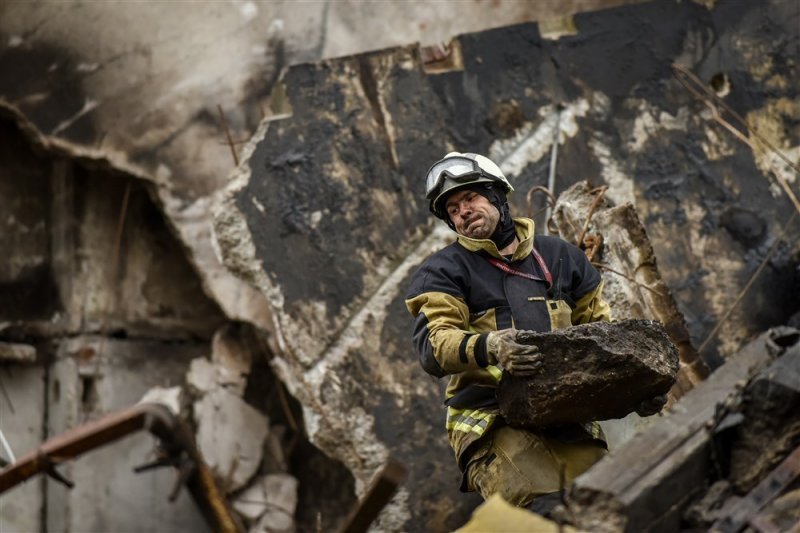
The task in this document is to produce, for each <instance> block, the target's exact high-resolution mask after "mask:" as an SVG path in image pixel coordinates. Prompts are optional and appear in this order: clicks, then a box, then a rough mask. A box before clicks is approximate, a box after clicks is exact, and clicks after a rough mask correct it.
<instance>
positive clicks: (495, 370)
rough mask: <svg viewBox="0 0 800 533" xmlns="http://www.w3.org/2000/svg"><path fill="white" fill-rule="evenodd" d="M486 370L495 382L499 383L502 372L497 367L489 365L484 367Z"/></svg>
mask: <svg viewBox="0 0 800 533" xmlns="http://www.w3.org/2000/svg"><path fill="white" fill-rule="evenodd" d="M486 370H488V371H489V373H490V374H491V375H492V377H493V378H494V380H495V381H497V382H498V383H499V382H500V378H501V377H503V370H502V369H501V368H500V367H499V366H497V365H489V366H487V367H486Z"/></svg>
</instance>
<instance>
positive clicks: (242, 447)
mask: <svg viewBox="0 0 800 533" xmlns="http://www.w3.org/2000/svg"><path fill="white" fill-rule="evenodd" d="M257 336H258V334H257V333H256V332H254V331H252V330H248V328H244V327H242V326H236V325H227V326H224V327H223V328H221V329H219V330H218V331H217V332H216V333H215V334H214V337H213V340H212V343H211V354H210V357H198V358H195V359H193V360H192V361H191V364H190V366H189V370H188V372H187V374H186V383H185V386H183V387H173V388H172V389H169V390H162V391H160V393H159V391H158V390H153V391H150V392H148V394H146V395H145V397H144V398H143V400H142V401H157V402H160V403H164V404H165V405H167V406H168V407H170V408H172V409H177V411H175V412H176V414H180V415H182V416H183V417H189V416H190V417H191V421H192V422H193V426H194V427H195V428H196V437H195V438H196V444H197V447H198V449H199V451H200V453H201V454H202V456H203V459H204V460H205V462H206V464H207V465H208V466H209V467H210V468H211V471H212V472H213V473H214V475H215V477H216V479H217V480H218V481H219V482H220V484H221V488H222V489H223V491H224V492H225V493H227V494H228V495H230V498H231V502H232V505H233V509H234V511H235V512H236V513H238V515H239V516H240V518H241V519H242V520H243V522H244V524H246V525H247V526H248V528H249V529H248V530H249V531H250V532H251V533H260V532H272V533H280V532H290V531H296V530H297V529H298V527H297V524H296V522H295V511H296V509H297V502H298V485H299V481H298V479H297V478H296V477H295V476H294V475H292V474H291V472H290V464H289V461H288V456H289V453H290V452H291V449H289V447H290V446H292V443H290V442H288V441H287V440H286V436H287V427H286V426H285V423H280V422H279V423H271V421H270V417H269V415H268V414H267V413H264V412H262V411H261V410H259V409H257V408H256V407H254V406H252V405H250V404H249V403H248V402H247V399H246V397H245V396H246V391H247V387H248V378H249V377H250V374H251V371H252V368H253V359H254V358H255V357H263V356H264V354H263V352H262V350H261V349H260V347H258V346H254V345H253V341H254V339H256V338H257ZM273 385H274V386H276V387H279V386H281V385H280V384H279V383H277V382H275V381H274V380H273ZM259 394H261V395H265V396H269V395H270V391H265V390H260V391H259ZM288 416H289V417H291V416H293V415H291V414H289V415H288ZM281 418H285V417H281Z"/></svg>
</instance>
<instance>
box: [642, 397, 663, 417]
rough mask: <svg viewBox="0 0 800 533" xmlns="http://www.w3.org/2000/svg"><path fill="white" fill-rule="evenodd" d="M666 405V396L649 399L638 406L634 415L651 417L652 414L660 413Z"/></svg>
mask: <svg viewBox="0 0 800 533" xmlns="http://www.w3.org/2000/svg"><path fill="white" fill-rule="evenodd" d="M666 403H667V395H666V394H662V395H661V396H656V397H655V398H650V399H649V400H645V401H643V402H642V403H640V404H639V406H638V407H637V408H636V414H637V415H639V416H653V415H654V414H656V413H659V412H661V409H663V408H664V405H666Z"/></svg>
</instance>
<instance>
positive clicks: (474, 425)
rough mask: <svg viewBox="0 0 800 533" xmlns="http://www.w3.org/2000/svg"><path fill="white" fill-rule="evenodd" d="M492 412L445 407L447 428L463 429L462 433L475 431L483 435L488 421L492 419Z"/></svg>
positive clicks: (449, 429)
mask: <svg viewBox="0 0 800 533" xmlns="http://www.w3.org/2000/svg"><path fill="white" fill-rule="evenodd" d="M494 416H495V415H494V414H493V413H487V412H484V411H479V410H477V409H455V408H452V407H448V408H447V424H446V427H447V430H448V431H451V430H455V431H463V432H464V433H470V432H471V433H477V434H478V435H483V432H484V431H486V428H487V427H489V423H490V422H491V421H492V420H493V419H494Z"/></svg>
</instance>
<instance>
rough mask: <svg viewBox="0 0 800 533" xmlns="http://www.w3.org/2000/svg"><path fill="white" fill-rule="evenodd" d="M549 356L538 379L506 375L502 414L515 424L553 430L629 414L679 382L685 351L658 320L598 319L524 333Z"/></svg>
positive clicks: (524, 339) (501, 396)
mask: <svg viewBox="0 0 800 533" xmlns="http://www.w3.org/2000/svg"><path fill="white" fill-rule="evenodd" d="M518 340H520V341H521V342H523V343H525V344H533V345H536V346H538V347H539V349H540V350H541V351H542V353H543V354H545V358H544V363H543V367H542V369H541V370H540V372H539V373H538V374H537V375H536V376H534V377H532V378H527V377H525V378H523V377H519V376H511V375H510V374H508V373H506V374H505V375H504V376H503V379H502V381H501V382H500V386H499V387H498V391H497V397H498V400H499V402H500V411H501V413H502V414H503V416H504V417H505V418H506V420H507V421H508V422H509V424H511V425H515V426H524V427H546V426H553V425H557V424H564V423H569V422H587V421H590V420H605V419H609V418H621V417H623V416H625V415H627V414H628V413H630V412H633V411H634V410H635V409H636V407H637V406H638V405H639V404H640V403H641V402H642V401H644V400H648V399H650V398H653V397H655V396H658V395H661V394H666V393H667V391H669V389H670V387H671V386H672V384H673V383H674V382H675V375H676V373H677V371H678V352H677V350H676V348H675V346H674V345H673V344H672V342H671V341H670V340H669V337H668V336H667V334H666V331H665V330H664V327H663V326H662V325H661V324H660V323H658V322H656V321H652V320H625V321H621V322H614V323H608V322H596V323H593V324H585V325H581V326H573V327H570V328H564V329H559V330H555V331H550V332H546V333H536V332H528V333H525V334H522V335H520V336H518Z"/></svg>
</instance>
